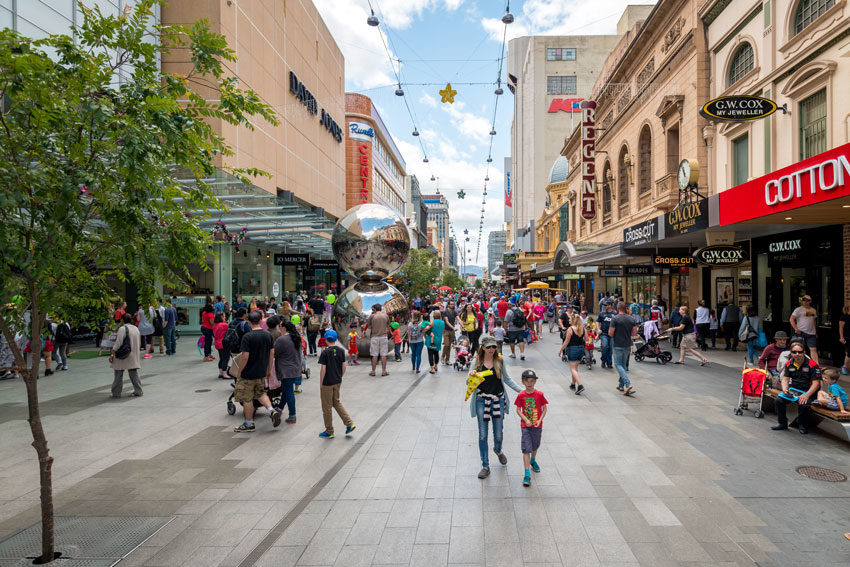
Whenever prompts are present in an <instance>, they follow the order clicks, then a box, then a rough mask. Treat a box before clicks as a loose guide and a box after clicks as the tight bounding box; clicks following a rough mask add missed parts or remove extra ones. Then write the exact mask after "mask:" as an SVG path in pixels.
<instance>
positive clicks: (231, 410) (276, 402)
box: [227, 378, 283, 415]
mask: <svg viewBox="0 0 850 567" xmlns="http://www.w3.org/2000/svg"><path fill="white" fill-rule="evenodd" d="M230 387H231V388H232V389H233V390H234V391H232V392H230V397H229V398H227V415H234V414H235V413H236V402H234V401H233V396H234V395H236V392H235V390H236V378H234V379H233V381H232V382H231V383H230ZM265 390H266V394H267V395H268V396H269V400H271V402H272V407H273V408H277V407H280V399H281V398H282V397H283V390H282V388H281V386H280V383H279V382H278V386H277V388H274V389H272V390H270V389H269V388H266V389H265ZM252 401H253V404H254V409H259V408H261V407H262V406H261V405H260V402H259V401H258V400H252Z"/></svg>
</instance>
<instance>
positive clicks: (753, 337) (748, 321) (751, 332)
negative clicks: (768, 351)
mask: <svg viewBox="0 0 850 567" xmlns="http://www.w3.org/2000/svg"><path fill="white" fill-rule="evenodd" d="M762 330H763V329H762V327H761V317H759V316H758V315H757V314H756V308H755V307H753V306H752V305H750V306H748V307H747V309H746V311H745V315H744V320H743V321H741V326H740V327H739V328H738V338H740V339H741V340H742V341H744V342H745V343H747V359H748V360H749V361H750V364H755V363H756V360H758V358H759V351H758V349H757V348H756V341H757V340H758V338H759V332H761V331H762Z"/></svg>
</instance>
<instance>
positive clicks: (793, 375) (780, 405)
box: [771, 342, 821, 435]
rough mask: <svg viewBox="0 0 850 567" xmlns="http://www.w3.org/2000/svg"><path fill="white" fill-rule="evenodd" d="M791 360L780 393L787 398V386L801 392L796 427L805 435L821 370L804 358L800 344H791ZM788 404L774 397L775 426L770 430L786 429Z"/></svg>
mask: <svg viewBox="0 0 850 567" xmlns="http://www.w3.org/2000/svg"><path fill="white" fill-rule="evenodd" d="M790 352H791V360H789V361H788V362H787V363H786V364H785V372H784V374H783V376H782V393H783V394H784V395H786V396H788V397H791V395H790V394H789V392H788V388H789V386H790V387H791V388H794V389H795V390H799V391H801V392H803V393H802V394H800V396H799V397H798V398H797V413H798V415H797V426H798V427H799V429H800V433H801V434H802V435H805V434H807V433H808V432H809V430H808V423H809V417H810V415H811V413H812V406H811V404H812V402H813V401H814V400H816V399H817V392H818V390H820V385H821V369H820V366H818V363H817V362H815V361H814V360H812V359H811V358H809V357H808V356H806V350H805V348H804V347H803V345H802V344H800V343H798V342H793V343H792V344H791V351H790ZM789 403H791V402H789V401H788V400H787V399H785V398H783V397H782V396H781V395H780V396H777V397H776V400H775V407H776V418H777V422H778V423H777V424H776V425H774V426H773V427H772V428H771V429H773V430H774V431H780V430H783V429H788V417H787V416H786V414H785V406H786V405H788V404H789Z"/></svg>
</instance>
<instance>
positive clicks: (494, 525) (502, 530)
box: [484, 511, 519, 546]
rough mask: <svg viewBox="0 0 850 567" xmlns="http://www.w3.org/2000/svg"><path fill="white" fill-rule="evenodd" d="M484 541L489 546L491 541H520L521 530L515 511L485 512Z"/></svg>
mask: <svg viewBox="0 0 850 567" xmlns="http://www.w3.org/2000/svg"><path fill="white" fill-rule="evenodd" d="M484 541H485V542H486V543H487V544H488V546H489V544H491V543H493V544H496V543H507V542H518V541H519V532H518V531H517V526H516V519H515V518H514V513H513V511H510V512H501V511H494V512H486V513H485V514H484Z"/></svg>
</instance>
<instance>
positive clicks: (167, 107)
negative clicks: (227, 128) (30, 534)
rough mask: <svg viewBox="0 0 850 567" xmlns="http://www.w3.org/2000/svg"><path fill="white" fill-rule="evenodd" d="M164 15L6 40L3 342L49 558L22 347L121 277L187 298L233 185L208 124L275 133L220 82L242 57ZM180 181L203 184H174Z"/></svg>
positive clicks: (30, 384)
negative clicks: (178, 288) (18, 391)
mask: <svg viewBox="0 0 850 567" xmlns="http://www.w3.org/2000/svg"><path fill="white" fill-rule="evenodd" d="M155 3H157V0H140V1H139V2H137V3H136V4H137V5H136V7H135V9H133V10H132V11H129V12H125V13H124V14H123V15H121V16H110V15H105V14H103V13H101V11H100V10H99V9H98V8H87V7H85V6H83V5H82V3H81V4H80V5H79V10H81V12H82V14H83V23H82V24H81V25H80V26H79V27H78V28H76V29H74V30H72V33H73V37H71V36H69V35H53V36H50V37H48V38H46V39H40V40H31V39H28V38H26V37H22V36H21V35H19V34H18V33H16V32H15V31H12V30H9V29H4V30H2V31H0V99H2V108H0V139H2V143H0V219H2V220H0V222H2V227H3V235H4V250H3V257H2V261H0V300H2V304H3V305H5V307H4V308H3V312H2V317H0V330H2V332H3V335H4V336H5V338H6V340H7V341H8V342H9V345H10V347H11V348H12V350H13V354H14V355H15V361H16V364H15V366H16V367H17V369H18V370H20V371H21V373H22V376H23V377H24V381H25V384H26V387H27V392H28V399H29V406H30V408H29V409H30V419H29V421H30V427H31V430H32V434H33V438H34V442H33V446H34V447H35V449H36V452H37V454H38V456H39V462H40V471H41V483H42V512H43V528H44V529H43V532H44V540H43V545H42V551H43V556H44V557H47V558H50V557H52V553H53V548H52V498H51V497H50V494H51V486H50V482H51V479H50V470H51V464H52V457H50V456H49V454H48V450H47V441H46V438H45V436H44V432H43V430H42V428H41V422H40V418H39V413H38V395H37V388H36V381H35V380H36V377H37V375H38V368H39V356H38V354H35V355H34V356H33V357H32V365H31V367H30V368H24V363H23V358H22V356H21V352H20V349H19V348H18V347H17V345H16V344H15V334H16V332H18V333H23V334H25V335H27V336H29V337H36V339H35V341H34V344H37V341H38V337H39V336H40V335H41V332H42V328H43V326H44V323H45V320H44V317H45V313H46V312H47V311H48V310H49V311H50V312H51V314H55V315H58V316H59V317H62V318H68V319H71V320H73V318H74V316H75V315H77V316H78V315H79V313H80V312H81V311H82V310H83V309H85V308H87V307H91V306H97V305H101V306H102V305H103V304H104V302H105V301H107V300H108V299H109V298H110V297H112V296H113V295H114V290H112V289H110V286H109V284H108V281H109V279H110V278H113V277H117V278H118V279H120V280H124V281H128V280H132V281H133V282H134V283H135V284H136V286H137V287H138V289H139V292H140V295H141V297H142V298H143V299H150V298H152V297H153V296H155V294H156V291H155V289H156V283H157V282H160V283H166V284H175V285H179V284H180V283H185V282H186V281H187V280H188V279H189V274H188V266H190V265H193V264H197V263H198V262H201V263H204V258H205V256H206V254H207V252H208V250H209V246H210V236H209V234H208V233H207V232H206V231H204V230H202V229H201V228H200V227H199V225H198V221H199V220H200V219H201V218H202V217H203V216H204V211H209V210H212V209H221V208H224V207H223V206H222V204H221V203H220V202H218V201H217V200H216V199H215V198H214V196H213V193H212V190H211V188H210V187H209V186H208V185H207V184H206V183H204V181H203V179H204V178H207V177H209V176H211V175H213V174H214V172H215V165H216V163H217V162H218V164H219V165H220V166H221V167H223V168H225V169H226V168H227V164H226V160H227V157H228V156H230V155H232V150H231V148H230V147H229V146H228V145H227V143H226V141H225V140H224V139H223V138H222V137H221V136H220V135H219V134H217V133H216V131H215V130H214V128H213V127H212V126H211V125H210V124H209V123H208V122H206V121H205V120H206V119H215V120H222V121H224V122H226V123H228V124H231V125H235V126H244V127H248V128H253V126H252V124H251V122H252V121H253V120H265V121H268V122H270V123H273V124H276V123H277V118H276V117H275V115H274V113H273V111H272V109H271V108H270V107H269V106H268V105H266V104H265V103H264V102H262V101H261V99H260V98H259V96H258V95H257V94H256V93H254V92H252V91H250V90H244V89H241V88H240V87H239V83H238V80H237V79H236V78H233V77H230V76H228V74H227V73H226V70H225V67H224V63H226V62H232V61H234V60H235V53H234V51H233V50H231V49H230V48H229V47H228V46H227V42H226V39H225V37H224V36H222V35H219V34H215V33H213V32H211V31H210V29H209V26H208V25H207V23H206V22H203V21H202V22H197V23H194V24H185V25H184V24H178V25H154V23H153V21H152V17H151V16H152V7H153V5H154V4H155ZM157 40H158V41H159V42H161V45H158V44H157ZM160 49H162V51H164V52H171V51H179V52H180V53H185V54H186V59H190V60H191V65H189V66H188V67H187V70H188V72H187V73H186V74H184V75H178V74H161V73H160V70H159V66H158V60H159V50H160ZM48 54H49V55H48ZM210 89H215V90H217V91H218V96H217V97H210V96H209V95H208V93H209V90H210ZM201 92H204V93H205V94H206V96H203V95H202V94H200V93H201ZM210 98H217V99H218V100H217V101H215V102H212V101H210V100H209V99H210ZM176 170H179V171H180V177H182V178H184V179H186V178H190V179H194V183H189V184H187V183H179V182H178V181H177V180H176V179H175V171H176ZM230 171H231V172H232V173H234V174H236V175H237V176H240V177H243V178H244V176H245V175H256V174H262V173H263V172H260V171H258V170H250V171H240V170H230ZM189 211H195V212H194V213H190V212H189ZM26 310H29V312H30V314H31V317H30V321H31V325H30V326H29V327H26V328H25V324H24V321H25V319H24V312H25V311H26ZM33 350H34V351H37V349H33ZM48 520H49V525H48Z"/></svg>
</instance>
